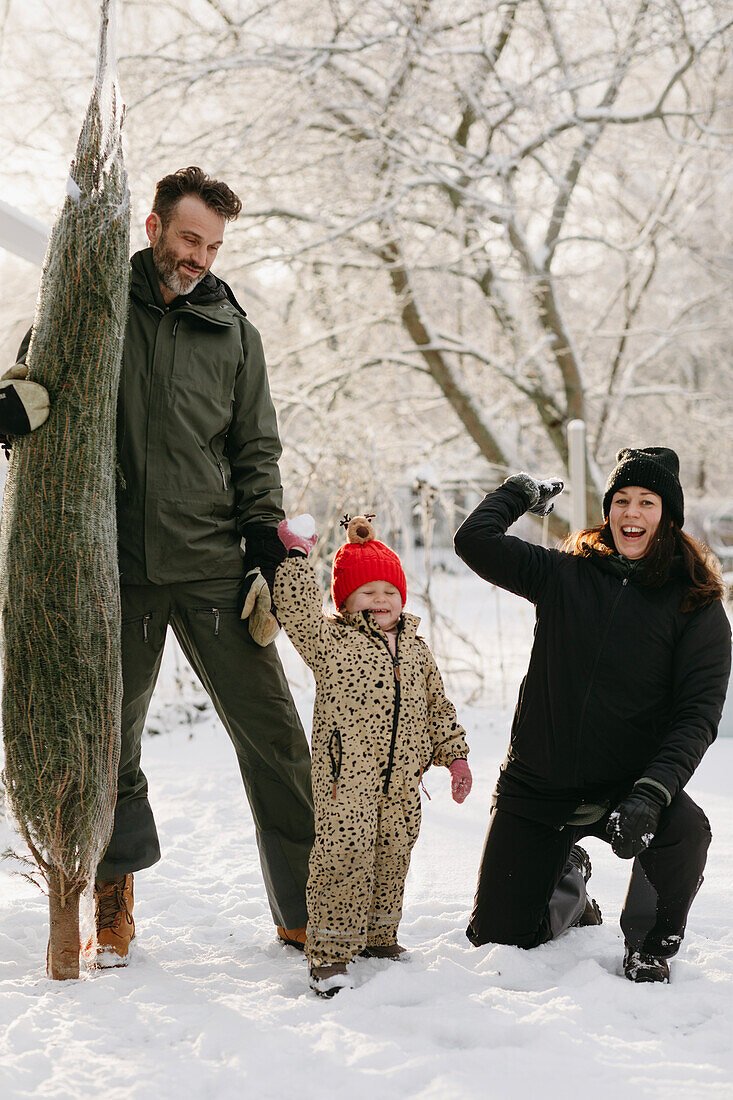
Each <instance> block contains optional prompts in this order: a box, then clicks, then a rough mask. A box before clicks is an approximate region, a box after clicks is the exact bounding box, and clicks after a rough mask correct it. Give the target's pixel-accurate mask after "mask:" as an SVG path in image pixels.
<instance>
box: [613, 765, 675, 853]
mask: <svg viewBox="0 0 733 1100" xmlns="http://www.w3.org/2000/svg"><path fill="white" fill-rule="evenodd" d="M665 796H666V797H665ZM669 802H670V798H669V794H668V793H667V791H666V790H664V788H663V787H662V786H661V784H657V783H656V782H655V783H652V782H649V781H648V780H646V779H639V780H638V781H637V782H636V783H634V786H633V789H632V791H631V793H630V794H627V796H626V798H624V800H623V801H622V802H619V804H618V806H617V807H616V809H615V810H614V811H613V813H612V814H611V816H610V817H609V819H608V824H607V825H606V833H607V834H608V836H609V837H610V838H611V847H612V848H613V850H614V852H615V853H616V855H617V856H618V857H619V859H632V858H633V857H634V856H638V854H639V852H643V851H644V849H645V848H648V847H649V845H650V844H651V842H652V840H653V839H654V834H655V833H656V831H657V829H658V828H659V818H660V817H661V814H662V810H663V809H664V808H665V807H666V806H668V805H669Z"/></svg>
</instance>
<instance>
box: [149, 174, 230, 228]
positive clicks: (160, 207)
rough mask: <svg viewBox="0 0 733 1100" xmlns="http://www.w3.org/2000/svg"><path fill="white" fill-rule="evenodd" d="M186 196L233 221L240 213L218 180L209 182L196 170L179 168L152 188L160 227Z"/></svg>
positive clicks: (169, 218) (227, 189) (208, 177)
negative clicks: (191, 196)
mask: <svg viewBox="0 0 733 1100" xmlns="http://www.w3.org/2000/svg"><path fill="white" fill-rule="evenodd" d="M186 195H194V196H195V197H196V198H198V199H201V201H202V202H205V203H206V205H207V206H208V207H209V208H210V209H211V210H215V211H216V213H217V214H220V215H221V216H222V218H226V220H227V221H228V222H231V221H234V219H235V218H236V217H237V215H238V214H239V212H240V210H241V209H242V202H241V199H239V197H238V196H237V195H235V194H234V192H233V191H232V189H231V188H230V187H227V185H226V184H225V183H222V181H221V180H213V179H211V177H210V176H207V175H206V172H203V171H202V170H201V169H200V168H196V167H195V166H193V167H191V168H179V169H178V171H177V172H171V174H170V175H169V176H163V178H162V180H159V182H158V183H157V184H156V187H155V198H154V199H153V213H154V214H157V215H158V217H159V218H160V220H161V222H162V223H163V225H164V226H166V225H168V223H169V221H170V220H171V216H172V214H173V211H174V209H175V207H176V203H178V202H179V201H180V199H182V198H184V197H185V196H186Z"/></svg>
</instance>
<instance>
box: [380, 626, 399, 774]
mask: <svg viewBox="0 0 733 1100" xmlns="http://www.w3.org/2000/svg"><path fill="white" fill-rule="evenodd" d="M401 632H402V622H400V625H399V627H398V629H397V640H396V642H395V650H399V644H400V633H401ZM377 637H379V635H377ZM379 641H380V642H382V638H379ZM382 644H383V645H385V646H386V647H387V652H388V653H389V656H390V659H391V661H392V671H393V673H394V711H393V714H392V738H391V740H390V743H389V756H388V757H387V770H386V772H385V774H384V786H383V787H382V794H386V793H387V791H388V790H389V781H390V779H391V777H392V768H393V766H394V754H395V746H396V744H397V726H398V725H399V721H400V701H401V684H400V658H399V654H398V653H397V652H395V654H394V656H392V651H391V650H390V648H389V642H388V641H387V639H386V638H385V639H384V641H383V642H382Z"/></svg>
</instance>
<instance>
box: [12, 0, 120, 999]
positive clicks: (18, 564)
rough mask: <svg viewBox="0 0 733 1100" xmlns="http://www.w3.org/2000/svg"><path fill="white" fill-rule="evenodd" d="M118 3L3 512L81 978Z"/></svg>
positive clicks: (31, 358)
mask: <svg viewBox="0 0 733 1100" xmlns="http://www.w3.org/2000/svg"><path fill="white" fill-rule="evenodd" d="M114 3H115V0H104V2H103V3H102V14H101V28H100V35H99V47H98V57H97V72H96V77H95V82H94V89H93V92H92V97H91V101H90V103H89V107H88V110H87V114H86V117H85V119H84V124H83V126H82V130H81V134H80V136H79V141H78V145H77V149H76V155H75V157H74V160H73V162H72V165H71V169H70V175H69V180H68V185H67V196H66V199H65V201H64V205H63V208H62V210H61V212H60V214H59V216H58V219H57V221H56V224H55V226H54V229H53V232H52V234H51V239H50V242H49V246H48V251H47V253H46V259H45V262H44V266H43V275H42V278H41V286H40V291H39V295H38V304H37V307H36V314H35V319H34V323H33V334H32V337H31V342H30V346H29V349H28V356H27V364H28V378H29V379H30V380H32V381H36V382H40V383H42V385H44V386H45V387H46V389H47V390H48V392H49V395H50V401H51V413H50V416H49V419H48V420H47V421H46V423H45V424H44V425H43V426H42V427H41V428H39V429H38V431H36V432H34V433H33V434H32V435H29V436H26V437H25V438H23V439H21V440H18V441H16V442H15V444H14V446H13V450H12V456H11V460H10V467H9V471H8V478H7V484H6V488H5V498H4V502H3V512H2V521H1V524H0V611H1V613H2V641H3V651H2V673H3V699H2V722H3V736H4V740H5V772H4V780H5V786H6V789H7V793H8V798H9V801H10V805H11V808H12V811H13V814H14V816H15V818H16V821H17V824H18V828H19V830H20V833H21V835H22V836H23V838H24V839H25V840H26V842H27V844H28V846H29V848H30V851H31V854H32V856H33V859H34V860H35V861H36V863H37V864H38V866H39V868H40V869H41V872H42V874H43V876H44V878H45V880H46V883H47V885H48V895H49V910H50V936H49V950H48V957H47V966H48V973H49V976H50V977H52V978H74V977H78V975H79V895H80V893H81V892H82V890H83V889H84V887H85V886H86V884H87V883H88V882H89V880H90V879H91V877H92V876H93V875H94V872H95V869H96V865H97V863H98V861H99V857H100V855H101V853H102V851H103V850H104V848H105V846H106V844H107V841H108V839H109V835H110V833H111V828H112V815H113V810H114V801H115V792H116V777H117V765H118V759H119V740H120V737H119V727H120V704H121V697H122V683H121V658H120V611H119V576H118V572H117V533H116V520H115V465H116V459H115V413H116V403H117V389H118V384H119V372H120V363H121V357H122V343H123V337H124V329H125V317H126V309H127V293H128V279H129V222H130V204H129V193H128V190H127V179H126V175H125V169H124V163H123V157H122V143H121V126H122V107H121V104H120V101H119V97H118V94H117V87H116V72H115V51H114V36H113V33H112V27H113V18H114V10H113V6H114Z"/></svg>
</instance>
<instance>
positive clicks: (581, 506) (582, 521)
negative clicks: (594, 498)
mask: <svg viewBox="0 0 733 1100" xmlns="http://www.w3.org/2000/svg"><path fill="white" fill-rule="evenodd" d="M567 430H568V473H569V475H570V529H571V531H582V530H583V528H585V527H586V526H587V519H586V506H585V421H584V420H571V421H570V423H569V424H568V429H567Z"/></svg>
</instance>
